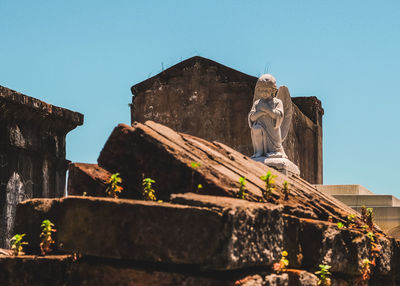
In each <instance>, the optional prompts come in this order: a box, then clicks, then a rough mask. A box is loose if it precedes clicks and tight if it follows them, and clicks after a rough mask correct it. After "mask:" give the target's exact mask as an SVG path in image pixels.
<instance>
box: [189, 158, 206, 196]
mask: <svg viewBox="0 0 400 286" xmlns="http://www.w3.org/2000/svg"><path fill="white" fill-rule="evenodd" d="M190 167H191V168H192V180H191V186H192V189H194V170H195V169H197V168H198V167H200V163H199V162H190ZM199 186H201V187H200V188H199ZM202 187H203V186H202V185H201V184H199V185H197V189H196V193H198V192H199V190H200V189H201V188H202Z"/></svg>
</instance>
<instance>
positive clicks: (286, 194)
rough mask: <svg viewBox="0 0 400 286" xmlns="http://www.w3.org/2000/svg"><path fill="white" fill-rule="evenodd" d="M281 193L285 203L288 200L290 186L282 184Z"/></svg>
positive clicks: (286, 183) (285, 182)
mask: <svg viewBox="0 0 400 286" xmlns="http://www.w3.org/2000/svg"><path fill="white" fill-rule="evenodd" d="M282 192H283V195H284V200H285V201H287V200H288V199H289V194H290V184H289V183H288V182H287V181H284V182H283V188H282Z"/></svg>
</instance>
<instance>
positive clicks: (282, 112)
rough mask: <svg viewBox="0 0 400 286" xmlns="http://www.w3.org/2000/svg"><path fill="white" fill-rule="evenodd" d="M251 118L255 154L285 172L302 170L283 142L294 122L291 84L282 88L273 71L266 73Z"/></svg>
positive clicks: (297, 172) (259, 84)
mask: <svg viewBox="0 0 400 286" xmlns="http://www.w3.org/2000/svg"><path fill="white" fill-rule="evenodd" d="M248 120H249V126H250V129H251V139H252V142H253V148H254V155H253V156H251V158H252V159H253V160H256V161H260V162H263V163H264V164H266V165H268V166H271V167H275V168H277V169H278V170H280V171H282V172H284V173H287V172H291V173H295V174H299V173H300V171H299V169H298V167H297V166H296V165H294V164H293V163H292V162H291V161H290V160H288V159H287V156H286V154H285V151H284V150H283V146H282V142H283V140H285V138H286V136H287V134H288V132H289V129H290V126H291V123H292V101H291V99H290V94H289V90H288V89H287V87H285V86H282V87H280V88H279V90H278V89H277V87H276V80H275V78H274V77H273V76H272V75H270V74H264V75H262V76H261V77H260V78H259V79H258V80H257V84H256V87H255V90H254V98H253V106H252V108H251V110H250V112H249V117H248Z"/></svg>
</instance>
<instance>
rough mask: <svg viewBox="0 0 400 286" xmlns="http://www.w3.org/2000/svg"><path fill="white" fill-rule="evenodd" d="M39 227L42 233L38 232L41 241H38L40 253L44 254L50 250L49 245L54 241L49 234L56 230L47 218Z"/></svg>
mask: <svg viewBox="0 0 400 286" xmlns="http://www.w3.org/2000/svg"><path fill="white" fill-rule="evenodd" d="M40 227H41V228H42V233H41V234H40V237H41V238H42V242H41V243H40V252H41V253H42V255H46V253H49V252H51V248H50V246H51V245H52V244H53V243H54V240H53V238H52V237H51V234H52V233H53V232H56V230H55V229H54V228H53V227H54V224H53V223H52V222H51V221H49V220H48V219H46V220H44V221H43V222H42V225H41V226H40Z"/></svg>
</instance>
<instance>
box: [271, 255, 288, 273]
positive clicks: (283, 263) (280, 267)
mask: <svg viewBox="0 0 400 286" xmlns="http://www.w3.org/2000/svg"><path fill="white" fill-rule="evenodd" d="M286 256H288V253H287V251H285V250H284V251H282V257H281V260H280V261H279V262H277V263H274V265H273V269H274V271H275V272H276V273H278V274H279V273H281V272H285V271H286V268H287V267H288V265H289V260H288V259H287V258H286Z"/></svg>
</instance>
